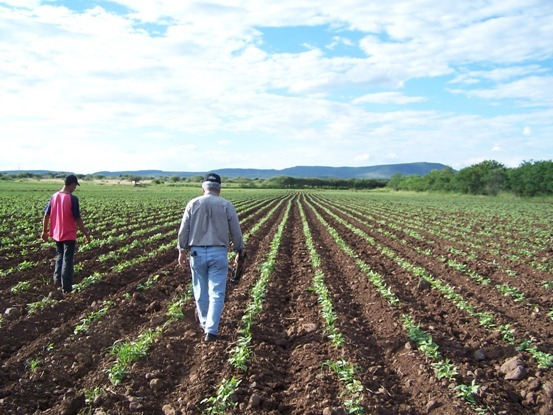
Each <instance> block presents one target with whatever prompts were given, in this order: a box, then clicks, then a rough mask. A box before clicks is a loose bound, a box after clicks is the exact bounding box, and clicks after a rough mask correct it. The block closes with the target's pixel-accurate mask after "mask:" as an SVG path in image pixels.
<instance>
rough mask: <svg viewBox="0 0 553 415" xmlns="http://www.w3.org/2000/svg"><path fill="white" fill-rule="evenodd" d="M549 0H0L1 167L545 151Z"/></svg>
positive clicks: (174, 165)
mask: <svg viewBox="0 0 553 415" xmlns="http://www.w3.org/2000/svg"><path fill="white" fill-rule="evenodd" d="M552 21H553V2H552V1H551V0H509V1H506V0H472V1H462V2H445V1H441V0H419V1H412V0H389V1H387V2H382V1H370V0H342V1H340V2H329V1H314V0H293V1H291V0H281V1H278V2H275V1H264V0H241V1H238V0H236V1H233V0H213V1H210V2H205V1H193V0H190V1H186V2H177V1H172V0H143V1H135V0H117V1H108V0H105V1H94V0H90V1H89V0H86V1H85V0H72V1H55V0H50V1H47V0H44V1H43V0H17V1H16V0H8V1H0V103H1V105H0V146H1V148H2V151H1V152H0V170H16V169H25V170H27V169H48V170H63V171H73V172H76V173H83V174H89V173H94V172H96V171H102V170H111V171H118V170H141V169H160V170H166V171H207V170H214V169H219V168H230V167H236V168H271V169H282V168H286V167H293V166H297V165H324V166H372V165H380V164H393V163H409V162H419V161H428V162H440V163H444V164H447V165H449V166H452V167H453V168H455V169H461V168H463V167H466V166H469V165H472V164H475V163H478V162H480V161H483V160H492V159H493V160H497V161H499V162H500V163H503V164H505V165H506V166H508V167H516V166H518V165H519V164H520V163H521V162H522V161H528V160H551V159H553V138H552V137H553V42H552V41H551V39H553V25H551V22H552Z"/></svg>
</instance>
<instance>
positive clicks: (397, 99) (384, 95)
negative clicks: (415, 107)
mask: <svg viewBox="0 0 553 415" xmlns="http://www.w3.org/2000/svg"><path fill="white" fill-rule="evenodd" d="M426 100H427V98H424V97H408V96H406V95H403V94H402V93H400V92H379V93H375V94H367V95H363V96H361V97H359V98H356V99H354V100H353V103H354V104H363V103H371V104H412V103H415V102H423V101H426Z"/></svg>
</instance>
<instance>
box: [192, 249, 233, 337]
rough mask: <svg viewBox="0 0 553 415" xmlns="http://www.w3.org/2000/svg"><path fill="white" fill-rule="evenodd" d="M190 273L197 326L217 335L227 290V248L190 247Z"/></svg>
mask: <svg viewBox="0 0 553 415" xmlns="http://www.w3.org/2000/svg"><path fill="white" fill-rule="evenodd" d="M190 270H191V271H192V285H193V288H194V298H195V300H196V308H197V310H198V319H199V320H200V325H201V326H202V327H203V329H204V331H205V332H206V333H211V334H215V335H219V322H220V320H221V314H222V312H223V305H224V304H225V292H226V288H227V274H228V257H227V248H225V247H218V246H206V247H204V246H202V247H199V246H193V247H191V248H190Z"/></svg>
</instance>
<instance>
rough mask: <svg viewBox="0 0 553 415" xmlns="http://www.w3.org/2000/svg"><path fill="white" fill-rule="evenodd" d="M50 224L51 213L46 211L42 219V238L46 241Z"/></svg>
mask: <svg viewBox="0 0 553 415" xmlns="http://www.w3.org/2000/svg"><path fill="white" fill-rule="evenodd" d="M49 226H50V215H49V214H48V213H46V214H45V215H44V218H43V219H42V235H41V239H42V240H43V241H44V242H46V241H48V237H49V235H48V227H49Z"/></svg>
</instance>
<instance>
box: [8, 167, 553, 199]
mask: <svg viewBox="0 0 553 415" xmlns="http://www.w3.org/2000/svg"><path fill="white" fill-rule="evenodd" d="M65 174H66V173H55V174H51V173H47V174H36V173H29V172H20V173H15V174H14V173H11V174H2V173H0V180H13V179H24V178H35V179H38V180H40V179H45V178H60V179H61V178H63V177H64V176H65ZM77 177H79V179H82V180H85V181H86V180H94V179H106V178H108V177H105V176H99V175H83V174H77ZM109 178H110V179H116V180H126V181H130V182H132V183H133V184H138V183H139V182H141V181H145V180H151V183H152V184H153V185H161V184H170V185H177V184H187V183H198V182H201V180H202V179H203V176H201V175H197V176H190V177H180V176H171V177H141V176H134V175H122V176H118V177H109ZM223 180H224V182H225V185H228V186H231V187H243V188H273V189H277V188H278V189H354V190H371V189H379V188H389V189H393V190H407V191H415V192H428V191H435V192H451V193H464V194H471V195H491V196H493V195H497V194H499V193H501V192H510V193H513V194H515V195H517V196H548V195H553V161H551V160H543V161H524V162H523V163H522V164H520V166H518V167H516V168H508V167H505V165H503V164H501V163H499V162H498V161H495V160H485V161H482V162H481V163H478V164H474V165H472V166H469V167H465V168H463V169H461V170H459V171H455V170H453V169H452V168H451V167H446V168H444V169H442V170H432V171H431V172H429V173H427V174H426V175H424V176H418V175H403V174H401V173H397V174H395V175H393V176H392V177H391V178H390V179H389V180H386V179H338V178H302V177H290V176H277V177H272V178H268V179H262V178H248V177H224V178H223Z"/></svg>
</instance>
